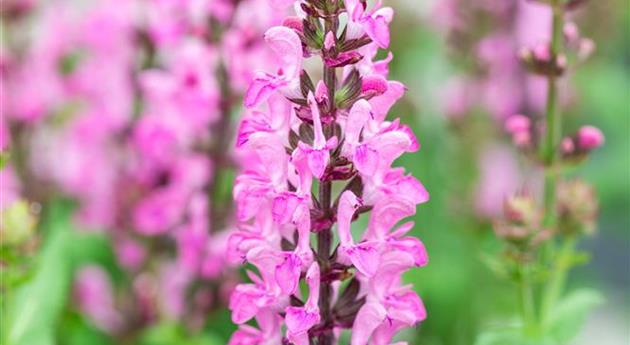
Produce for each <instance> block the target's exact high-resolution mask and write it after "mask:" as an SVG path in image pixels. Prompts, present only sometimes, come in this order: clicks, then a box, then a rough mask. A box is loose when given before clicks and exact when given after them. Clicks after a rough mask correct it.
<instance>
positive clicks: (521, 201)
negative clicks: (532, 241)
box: [503, 192, 541, 226]
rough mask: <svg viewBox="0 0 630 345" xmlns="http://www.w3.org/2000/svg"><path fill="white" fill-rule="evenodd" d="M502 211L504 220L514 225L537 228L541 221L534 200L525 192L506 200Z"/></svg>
mask: <svg viewBox="0 0 630 345" xmlns="http://www.w3.org/2000/svg"><path fill="white" fill-rule="evenodd" d="M503 210H504V213H505V219H506V220H507V221H509V222H511V223H515V224H520V225H527V226H537V225H538V224H539V222H540V219H541V214H540V211H539V210H538V207H537V206H536V202H535V200H534V198H533V197H531V196H530V195H529V194H528V193H525V192H522V193H518V194H516V195H514V196H511V197H509V198H507V199H506V200H505V202H504V204H503Z"/></svg>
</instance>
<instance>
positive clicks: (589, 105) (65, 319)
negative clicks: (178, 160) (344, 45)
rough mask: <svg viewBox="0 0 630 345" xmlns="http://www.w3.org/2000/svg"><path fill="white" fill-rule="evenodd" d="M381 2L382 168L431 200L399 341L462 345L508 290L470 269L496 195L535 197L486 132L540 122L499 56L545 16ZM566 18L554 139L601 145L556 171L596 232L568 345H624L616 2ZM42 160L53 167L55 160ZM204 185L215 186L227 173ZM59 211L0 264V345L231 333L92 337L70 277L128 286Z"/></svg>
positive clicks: (625, 49) (504, 304)
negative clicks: (575, 185) (584, 312)
mask: <svg viewBox="0 0 630 345" xmlns="http://www.w3.org/2000/svg"><path fill="white" fill-rule="evenodd" d="M386 2H387V3H389V4H390V5H391V6H392V7H394V8H395V9H396V17H395V20H394V22H393V25H392V46H391V49H392V51H393V54H394V60H393V62H392V64H391V76H390V77H391V79H394V80H400V81H402V82H404V83H405V84H406V86H407V88H408V92H407V94H406V96H405V98H404V99H403V101H402V102H400V104H399V105H397V106H396V107H395V108H394V110H393V112H394V113H395V114H396V115H398V116H400V117H401V119H402V121H404V122H406V123H409V124H410V125H412V126H413V128H414V129H415V130H416V133H417V135H418V138H419V139H420V141H421V144H422V149H421V150H420V151H419V152H417V153H414V154H410V155H407V156H405V157H404V158H403V159H401V160H400V161H398V164H400V165H402V166H404V167H405V168H406V169H407V170H409V171H411V172H412V173H413V174H414V175H416V176H418V177H419V178H420V180H421V181H423V183H424V184H425V186H427V188H428V189H429V191H430V192H431V201H430V202H429V203H428V204H426V205H423V206H422V207H420V208H419V210H418V214H417V216H416V217H415V219H414V220H415V221H416V224H417V227H416V230H414V231H415V233H414V235H416V236H418V237H420V238H421V239H422V240H423V242H424V243H425V245H426V247H427V249H428V251H429V255H430V265H429V266H427V267H426V268H423V269H419V270H415V271H413V272H410V273H409V274H408V275H407V277H406V279H407V281H408V282H409V283H411V284H413V285H414V286H415V288H416V289H417V291H418V292H419V293H420V295H421V296H422V298H423V300H424V302H425V304H426V306H427V309H428V312H429V316H428V319H427V320H426V321H425V322H424V323H422V324H421V325H420V326H418V327H417V328H416V329H413V330H410V331H407V332H406V333H405V334H404V335H403V337H404V338H405V339H407V340H408V341H409V343H410V344H422V345H468V344H473V343H474V339H475V338H476V337H477V336H478V335H479V334H481V333H483V332H484V331H485V330H487V329H489V328H492V327H493V325H497V324H500V323H501V322H506V320H510V319H513V318H514V317H515V315H514V310H516V296H514V292H513V291H514V290H513V287H512V286H511V284H512V283H510V282H509V281H507V280H505V279H501V278H499V277H497V276H496V275H495V274H493V272H492V271H491V269H490V268H489V267H488V264H487V260H486V259H487V257H489V256H492V255H495V254H496V253H498V252H499V251H500V250H501V245H500V243H499V242H498V241H497V240H496V238H495V236H494V233H493V231H492V225H491V220H492V217H493V216H495V215H497V213H498V212H499V211H498V210H500V207H501V203H502V200H503V198H504V197H505V195H507V194H509V193H511V192H513V191H515V190H516V189H518V188H521V187H527V188H529V189H531V190H533V191H534V192H536V189H537V188H538V186H539V185H540V183H539V182H537V181H539V179H540V172H539V171H537V169H536V168H535V167H531V166H528V165H527V164H526V163H525V162H524V161H523V160H522V158H520V157H519V156H518V154H517V153H516V152H515V151H514V150H513V149H512V148H511V146H510V138H509V137H508V136H507V135H506V134H505V133H504V132H503V130H502V127H503V120H504V119H505V117H506V116H508V115H511V114H513V113H518V112H528V113H530V114H534V115H536V114H538V115H541V114H542V112H541V110H540V109H541V108H540V104H541V102H544V99H542V100H541V96H540V95H543V96H544V83H540V81H537V80H530V79H528V78H527V77H524V74H523V73H524V72H523V71H522V68H521V67H520V66H519V65H518V63H516V64H515V63H514V59H515V52H516V51H517V50H518V48H519V47H520V46H521V45H524V44H529V43H532V42H534V43H535V42H536V41H537V40H538V41H539V40H544V39H545V37H544V33H545V31H548V30H546V29H545V28H546V27H547V26H548V25H549V16H548V13H547V14H546V13H545V11H544V9H543V10H540V9H537V8H535V7H537V6H539V5H536V4H532V3H531V2H529V1H525V0H510V1H508V0H475V1H467V0H460V1H456V0H422V1H418V0H396V1H394V0H392V1H386ZM571 18H572V20H574V21H575V22H576V23H577V24H578V25H579V27H580V32H581V33H582V34H583V35H584V36H586V37H590V38H592V39H593V41H594V42H596V50H595V52H594V53H593V55H592V57H591V58H590V59H589V60H588V61H586V62H584V63H583V64H582V65H580V66H579V67H578V68H576V70H575V71H571V75H570V77H569V78H567V80H566V81H565V82H564V83H563V86H562V87H563V88H564V90H565V92H564V93H563V102H562V103H563V105H562V114H563V116H564V118H565V119H566V121H565V128H566V130H567V132H569V131H570V130H572V129H575V128H578V126H580V125H583V124H592V125H596V126H598V127H599V128H601V129H602V131H603V132H604V133H605V136H606V144H605V146H604V147H603V148H602V149H600V150H598V151H596V152H595V153H594V154H593V155H591V157H590V159H589V160H588V161H587V162H586V163H585V164H584V165H582V166H581V167H580V168H579V169H577V170H575V171H572V172H571V174H572V175H580V176H582V177H583V178H584V179H585V180H587V181H590V182H592V183H593V184H594V185H595V187H596V189H597V191H598V194H599V199H600V208H601V212H600V217H599V221H598V230H597V232H596V233H595V234H594V235H593V236H591V237H588V238H586V239H585V240H583V241H582V242H581V243H580V244H579V248H580V249H581V250H583V251H585V252H588V253H589V256H590V261H589V262H588V263H587V264H585V265H582V266H579V267H578V268H576V269H574V270H573V271H572V274H571V276H570V279H569V288H581V287H588V288H595V289H598V290H600V291H601V292H602V293H603V295H604V296H605V303H603V304H602V305H600V306H598V307H597V308H596V309H595V310H594V311H593V312H592V313H591V315H590V316H589V317H588V319H587V321H586V322H585V324H584V327H583V329H582V331H581V332H580V334H579V336H578V337H577V338H576V339H575V340H574V342H572V344H575V345H582V344H584V345H586V344H598V345H617V344H619V345H621V344H628V343H629V342H630V152H629V149H630V37H629V36H630V35H629V30H628V28H630V6H629V5H628V3H627V2H626V1H623V0H601V1H594V0H593V1H587V2H586V4H585V5H584V6H583V7H582V8H581V9H580V10H579V11H576V12H575V13H573V14H572V17H571ZM8 34H9V33H8V32H7V31H6V30H3V32H2V35H3V36H5V35H8ZM3 39H4V38H3ZM2 92H3V93H4V92H6V91H5V90H4V88H3V90H2ZM6 96H7V97H11V94H8V95H6ZM3 97H4V96H3ZM543 98H544V97H543ZM57 159H58V160H59V161H60V164H62V162H63V159H64V158H63V157H58V158H57ZM220 183H222V184H223V185H224V187H225V188H224V189H225V190H229V186H230V178H229V177H228V178H225V179H223V180H221V182H220ZM5 184H6V182H3V185H2V186H1V187H2V189H1V190H2V191H3V192H5ZM223 197H224V199H223V200H222V201H221V202H223V203H229V202H230V199H229V193H224V194H223ZM57 200H60V199H57ZM74 207H75V206H74V205H73V203H72V202H69V201H67V200H65V199H64V200H63V201H55V202H54V205H52V206H49V207H47V208H46V212H45V213H44V214H39V215H38V218H39V221H38V226H37V229H36V233H35V234H34V235H33V236H35V237H36V238H37V241H36V245H34V247H33V248H30V249H29V251H28V252H27V253H26V254H25V255H22V256H21V257H20V258H19V259H16V260H18V261H19V262H18V263H16V262H11V263H8V262H7V260H6V257H5V258H4V259H3V263H2V267H1V268H2V279H3V281H4V283H3V289H2V294H3V295H2V324H3V325H2V332H3V333H4V335H3V337H2V338H3V339H6V338H5V336H6V335H7V334H9V333H10V332H20V331H22V330H28V331H27V332H28V333H29V334H30V335H31V337H27V338H26V340H24V341H25V342H22V343H20V344H16V345H33V344H36V345H37V344H61V345H85V344H103V345H106V344H118V343H121V342H123V343H126V344H146V345H167V344H168V345H170V344H190V345H192V344H199V345H201V344H211V345H214V344H225V343H227V339H228V338H229V336H230V334H231V332H232V331H233V330H234V326H233V325H232V324H231V322H230V319H229V312H228V311H227V310H226V309H225V308H214V309H213V310H210V311H208V313H207V315H206V316H207V319H206V320H205V321H204V322H203V325H202V326H201V327H197V328H195V330H194V331H191V330H189V328H188V327H186V326H185V325H184V322H183V320H177V319H163V320H157V321H156V322H154V323H153V324H151V325H150V327H146V328H145V329H142V331H141V332H140V334H139V335H135V336H134V337H133V338H129V339H122V340H121V339H120V338H113V337H111V336H110V335H108V334H107V332H105V331H103V330H102V329H100V328H99V327H98V325H95V324H94V322H93V320H92V319H91V318H90V317H88V316H86V315H85V314H84V313H82V312H81V308H80V307H79V306H78V300H79V298H78V296H77V295H76V287H75V285H74V282H75V278H76V274H77V272H80V271H81V268H82V267H84V266H86V265H97V266H98V267H101V268H103V269H104V271H105V272H107V274H108V276H109V279H110V280H111V281H112V284H113V289H114V290H116V289H124V288H125V284H129V280H128V279H126V278H125V273H124V270H121V268H120V267H118V264H117V262H116V259H115V255H114V251H113V245H112V243H111V238H110V237H108V236H104V235H103V236H101V235H98V234H96V235H95V234H93V233H90V234H89V235H87V234H85V236H84V235H83V233H82V232H81V229H76V227H77V225H76V224H74V223H72V222H71V221H70V216H69V214H71V213H72V212H73V211H72V210H73V209H74ZM32 209H33V207H31V211H32V212H36V211H37V210H32ZM3 218H4V217H3ZM5 221H6V219H3V222H5ZM77 231H78V232H79V233H80V234H81V235H76V234H75V232H77ZM4 250H5V249H4V247H3V251H4ZM11 265H13V267H15V265H23V266H27V267H26V268H24V270H26V271H27V272H28V273H27V274H25V275H20V276H19V279H18V280H19V281H18V282H17V283H16V284H8V283H7V281H9V280H11V279H13V276H12V274H13V271H12V267H11ZM16 328H17V329H18V330H17V331H16V330H15V329H16ZM39 333H41V334H47V335H49V336H47V337H45V339H47V340H46V341H48V342H46V341H44V342H38V341H39V339H41V338H39V336H38V334H39ZM29 339H30V340H29ZM34 339H37V340H34Z"/></svg>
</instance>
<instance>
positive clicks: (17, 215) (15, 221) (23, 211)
mask: <svg viewBox="0 0 630 345" xmlns="http://www.w3.org/2000/svg"><path fill="white" fill-rule="evenodd" d="M1 214H2V224H0V238H1V239H2V243H3V245H20V244H22V243H24V242H26V241H27V240H28V239H29V238H30V237H31V236H32V234H33V231H34V229H35V224H36V219H35V216H34V215H33V214H32V213H31V211H30V206H29V203H28V202H26V201H24V200H20V201H16V202H14V203H13V204H11V205H10V206H9V207H7V208H5V209H4V210H2V213H1Z"/></svg>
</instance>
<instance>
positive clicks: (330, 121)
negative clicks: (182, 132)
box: [228, 0, 429, 345]
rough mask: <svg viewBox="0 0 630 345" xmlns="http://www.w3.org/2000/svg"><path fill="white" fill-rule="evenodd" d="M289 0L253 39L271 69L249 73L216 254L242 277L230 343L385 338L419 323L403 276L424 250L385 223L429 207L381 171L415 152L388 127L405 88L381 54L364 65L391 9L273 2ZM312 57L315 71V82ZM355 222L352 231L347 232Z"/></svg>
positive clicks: (396, 128) (408, 139)
mask: <svg viewBox="0 0 630 345" xmlns="http://www.w3.org/2000/svg"><path fill="white" fill-rule="evenodd" d="M294 2H295V8H296V12H297V13H296V16H294V17H287V18H286V19H285V20H284V22H283V25H282V26H275V27H272V28H270V29H269V30H267V32H266V33H265V35H264V38H265V41H266V42H267V44H268V45H269V47H270V48H271V49H272V50H273V51H274V52H275V53H276V55H277V59H276V61H277V66H276V68H275V70H274V72H266V71H265V72H263V71H261V72H257V73H256V74H255V76H254V78H253V80H252V82H251V84H250V86H249V89H248V90H247V93H246V95H245V105H246V107H247V110H246V114H245V116H244V118H243V120H242V122H241V125H240V128H239V133H238V138H237V146H238V147H239V151H240V152H241V154H242V156H243V157H244V158H243V162H244V163H243V167H242V168H243V170H242V172H241V174H240V175H239V176H238V177H237V179H236V183H235V186H234V198H235V200H236V205H237V217H238V222H239V225H238V230H237V231H235V232H234V233H233V234H232V235H231V236H230V239H229V243H228V257H229V258H230V259H231V260H234V261H235V262H241V263H247V264H248V265H251V266H250V268H251V269H250V270H248V276H249V278H250V279H251V283H247V284H240V285H238V286H237V287H236V288H235V290H234V291H233V293H232V296H231V299H230V305H229V307H230V309H231V311H232V320H233V321H234V322H235V323H237V324H239V325H241V326H240V328H239V330H238V331H236V333H234V335H233V336H232V339H231V340H230V344H231V345H237V344H281V343H282V344H296V345H303V344H309V343H313V342H314V341H315V340H316V341H317V343H318V344H322V345H323V344H336V343H337V339H338V338H339V336H340V334H341V331H342V330H344V329H352V334H351V338H352V340H351V343H352V344H353V345H364V344H368V343H369V344H382V345H385V344H390V342H391V339H392V337H393V336H394V335H395V334H396V333H397V332H398V331H399V330H401V329H402V328H405V327H411V326H414V325H415V324H417V323H418V322H420V321H422V320H423V319H424V318H425V317H426V312H425V309H424V306H423V303H422V301H421V300H420V298H419V297H418V296H417V295H416V293H415V292H413V290H412V289H411V287H410V286H406V285H404V284H403V283H402V280H401V275H402V273H403V272H405V271H407V270H408V269H410V268H412V267H418V266H424V265H426V264H427V261H428V258H427V254H426V251H425V248H424V245H423V244H422V242H420V241H419V240H418V239H416V238H414V237H410V236H407V235H406V234H407V232H409V231H410V230H411V229H412V228H413V226H414V224H413V222H405V223H403V224H401V225H398V226H397V224H398V223H399V222H400V221H401V220H403V219H405V218H406V217H409V216H411V215H413V214H414V213H415V210H416V206H417V205H418V204H421V203H424V202H426V201H428V199H429V194H428V193H427V191H426V190H425V188H424V187H423V185H422V184H421V183H420V182H419V181H418V180H417V179H416V178H414V177H413V176H411V175H407V174H405V171H404V170H403V169H402V168H396V167H393V166H392V163H393V162H394V161H395V160H396V159H397V158H398V157H400V156H401V155H402V154H404V153H407V152H415V151H417V150H418V149H419V148H420V145H419V143H418V141H417V140H416V138H415V136H414V134H413V133H412V131H411V129H410V128H409V127H407V126H406V125H403V124H401V123H400V120H399V119H395V120H391V121H390V120H387V119H386V117H387V114H388V112H389V110H390V108H391V107H392V105H393V104H394V103H395V102H396V101H397V100H398V99H399V98H400V97H401V96H402V95H403V93H404V90H405V88H404V86H403V85H402V84H401V83H400V82H397V81H390V80H388V79H387V75H388V63H389V61H390V60H391V58H392V56H391V54H390V55H389V56H388V57H387V58H386V59H385V60H380V61H376V60H374V58H375V56H376V54H377V51H378V49H379V48H382V49H384V48H387V46H388V45H389V41H390V33H389V28H388V24H389V23H390V22H391V20H392V17H393V14H394V13H393V10H392V9H391V8H389V7H381V5H380V4H376V5H374V6H369V5H367V3H366V2H365V1H359V0H346V1H344V2H341V1H336V0H308V1H277V2H276V3H278V5H282V4H281V3H286V4H285V5H288V4H292V3H294ZM310 57H314V58H316V59H317V60H319V61H320V62H321V65H322V66H323V68H322V70H323V72H322V80H319V81H317V82H314V81H313V79H312V78H311V74H313V72H312V71H311V73H310V74H309V71H307V68H306V65H307V64H306V63H305V59H306V58H310ZM362 214H367V215H368V216H367V227H366V228H365V229H364V231H361V230H363V229H360V228H361V226H359V225H354V226H353V222H354V221H355V220H357V219H360V218H361V215H362ZM358 223H360V222H358ZM353 228H355V230H357V231H358V232H360V233H361V234H362V235H361V236H360V237H358V236H356V235H353V231H352V230H353ZM312 235H313V236H312ZM315 237H316V239H317V240H316V241H312V239H314V238H315ZM256 271H257V272H256ZM301 281H304V282H305V283H306V284H305V285H306V286H308V291H305V290H304V291H303V289H302V286H303V285H302V284H300V282H301ZM306 294H307V295H306ZM252 319H255V320H256V322H257V324H258V328H255V327H253V326H250V325H246V324H245V323H246V322H248V321H250V320H252Z"/></svg>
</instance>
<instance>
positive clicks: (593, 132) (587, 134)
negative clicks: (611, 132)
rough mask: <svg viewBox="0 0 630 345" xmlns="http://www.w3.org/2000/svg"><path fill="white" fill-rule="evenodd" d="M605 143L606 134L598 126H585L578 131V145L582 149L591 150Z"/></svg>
mask: <svg viewBox="0 0 630 345" xmlns="http://www.w3.org/2000/svg"><path fill="white" fill-rule="evenodd" d="M603 144H604V134H603V133H602V131H600V130H599V128H597V127H593V126H583V127H581V128H580V130H579V131H578V133H577V145H578V147H579V148H580V149H581V150H585V151H590V150H593V149H596V148H598V147H600V146H602V145H603Z"/></svg>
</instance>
